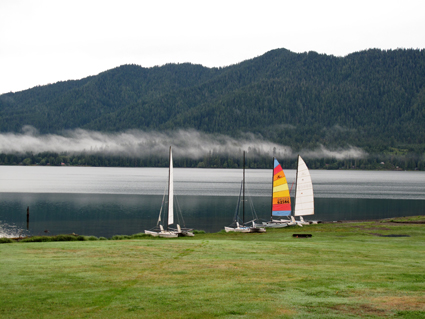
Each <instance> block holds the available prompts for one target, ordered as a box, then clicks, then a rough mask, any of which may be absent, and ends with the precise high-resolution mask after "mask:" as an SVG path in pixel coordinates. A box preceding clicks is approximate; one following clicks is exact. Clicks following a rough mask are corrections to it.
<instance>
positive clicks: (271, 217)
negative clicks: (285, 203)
mask: <svg viewBox="0 0 425 319" xmlns="http://www.w3.org/2000/svg"><path fill="white" fill-rule="evenodd" d="M274 160H275V157H274V156H273V164H272V206H271V207H270V210H271V212H270V221H273V183H274Z"/></svg>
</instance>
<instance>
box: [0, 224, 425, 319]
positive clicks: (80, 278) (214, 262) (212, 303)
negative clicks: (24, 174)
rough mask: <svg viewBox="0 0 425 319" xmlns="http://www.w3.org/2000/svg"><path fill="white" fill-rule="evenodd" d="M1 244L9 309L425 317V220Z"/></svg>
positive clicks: (95, 314)
mask: <svg viewBox="0 0 425 319" xmlns="http://www.w3.org/2000/svg"><path fill="white" fill-rule="evenodd" d="M294 233H309V234H312V237H311V238H293V237H292V234H294ZM395 235H398V236H395ZM400 235H408V236H409V237H401V236H400ZM386 236H388V237H386ZM0 256H1V258H0V271H1V272H0V273H1V276H0V287H1V289H0V318H216V317H219V318H260V317H261V318H356V317H362V318H374V317H390V318H391V317H392V318H425V225H424V224H403V223H382V222H363V223H334V224H319V225H310V226H305V227H303V228H300V227H296V228H294V227H292V228H290V227H287V228H286V229H280V230H278V229H276V230H268V231H267V233H265V234H242V233H239V234H238V233H233V234H231V233H229V234H226V233H216V234H199V235H196V236H195V237H193V238H178V239H161V238H156V239H154V238H152V239H151V238H149V239H132V240H103V241H74V242H45V243H5V244H0Z"/></svg>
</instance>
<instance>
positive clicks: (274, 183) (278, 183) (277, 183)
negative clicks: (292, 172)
mask: <svg viewBox="0 0 425 319" xmlns="http://www.w3.org/2000/svg"><path fill="white" fill-rule="evenodd" d="M282 184H287V182H286V178H281V179H278V180H277V181H274V182H273V187H276V186H279V185H282Z"/></svg>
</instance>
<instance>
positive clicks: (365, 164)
mask: <svg viewBox="0 0 425 319" xmlns="http://www.w3.org/2000/svg"><path fill="white" fill-rule="evenodd" d="M278 160H279V162H280V164H281V165H282V167H283V168H285V169H296V165H297V163H296V159H278ZM304 160H305V162H306V163H307V165H308V167H309V168H310V169H329V170H338V169H344V170H349V169H358V170H411V171H414V170H418V171H425V157H424V156H422V157H418V156H416V155H415V154H407V155H394V154H393V155H389V154H387V155H380V156H368V157H367V158H364V159H354V158H353V159H344V160H338V159H336V158H328V159H324V158H321V159H312V158H304ZM173 164H174V167H187V168H242V167H243V163H242V159H241V158H233V157H229V156H222V155H218V154H212V153H210V154H208V155H206V156H205V157H203V158H200V159H196V160H195V159H188V158H174V160H173ZM0 165H40V166H91V167H168V165H169V162H168V158H161V157H155V156H151V157H149V158H134V157H125V156H111V155H101V154H67V153H61V154H58V153H51V152H43V153H38V154H33V153H26V154H4V153H0ZM245 166H246V168H251V169H272V167H273V161H272V159H271V158H270V157H255V158H250V157H249V156H248V157H247V158H246V163H245Z"/></svg>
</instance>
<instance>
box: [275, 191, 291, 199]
mask: <svg viewBox="0 0 425 319" xmlns="http://www.w3.org/2000/svg"><path fill="white" fill-rule="evenodd" d="M288 196H289V191H287V190H286V191H283V192H273V198H276V197H288Z"/></svg>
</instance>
